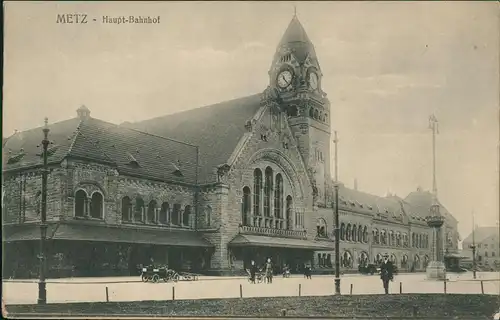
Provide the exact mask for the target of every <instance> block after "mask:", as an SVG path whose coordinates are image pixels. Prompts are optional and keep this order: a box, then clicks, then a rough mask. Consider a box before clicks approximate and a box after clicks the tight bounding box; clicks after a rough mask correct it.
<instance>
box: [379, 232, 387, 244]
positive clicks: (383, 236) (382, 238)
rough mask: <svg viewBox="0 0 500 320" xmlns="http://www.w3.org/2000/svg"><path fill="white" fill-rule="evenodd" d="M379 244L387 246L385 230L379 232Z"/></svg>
mask: <svg viewBox="0 0 500 320" xmlns="http://www.w3.org/2000/svg"><path fill="white" fill-rule="evenodd" d="M380 243H381V244H387V233H386V231H385V230H382V231H380Z"/></svg>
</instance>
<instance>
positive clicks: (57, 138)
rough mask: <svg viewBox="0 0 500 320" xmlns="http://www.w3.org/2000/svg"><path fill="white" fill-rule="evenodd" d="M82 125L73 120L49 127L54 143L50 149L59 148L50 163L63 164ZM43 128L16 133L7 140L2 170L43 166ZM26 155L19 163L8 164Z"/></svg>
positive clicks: (50, 137)
mask: <svg viewBox="0 0 500 320" xmlns="http://www.w3.org/2000/svg"><path fill="white" fill-rule="evenodd" d="M79 124H80V119H79V118H72V119H68V120H65V121H61V122H57V123H53V124H50V125H49V129H50V132H49V140H50V141H52V142H53V144H52V145H49V148H51V147H53V146H58V148H57V150H56V151H55V152H54V153H53V154H52V155H51V156H50V157H49V158H48V161H49V163H54V162H56V163H57V162H61V161H62V160H63V159H64V157H65V156H66V155H67V154H68V152H69V150H70V147H71V145H72V144H73V141H74V140H75V137H76V133H77V128H78V125H79ZM42 129H43V127H38V128H34V129H30V130H26V131H21V132H16V133H15V134H13V135H12V136H10V137H8V138H6V141H4V143H5V145H4V147H3V158H2V170H11V169H16V168H22V167H28V166H34V165H41V164H42V163H43V159H42V157H41V156H40V153H41V152H42V139H43V132H42ZM20 154H24V155H23V156H22V157H21V158H20V159H19V161H17V162H14V163H8V161H9V158H11V157H12V156H16V155H20Z"/></svg>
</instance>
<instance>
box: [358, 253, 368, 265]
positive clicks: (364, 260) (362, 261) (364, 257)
mask: <svg viewBox="0 0 500 320" xmlns="http://www.w3.org/2000/svg"><path fill="white" fill-rule="evenodd" d="M368 261H369V260H368V254H367V253H366V252H364V251H362V252H361V253H360V254H359V257H358V264H359V265H360V266H362V267H366V266H367V265H368Z"/></svg>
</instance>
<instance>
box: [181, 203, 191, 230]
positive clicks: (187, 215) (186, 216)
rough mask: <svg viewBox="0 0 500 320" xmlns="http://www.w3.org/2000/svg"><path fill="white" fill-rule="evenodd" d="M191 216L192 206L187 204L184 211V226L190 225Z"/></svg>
mask: <svg viewBox="0 0 500 320" xmlns="http://www.w3.org/2000/svg"><path fill="white" fill-rule="evenodd" d="M190 217H191V206H186V207H185V208H184V212H183V213H182V225H183V226H184V227H189V226H190V221H189V220H190V219H189V218H190Z"/></svg>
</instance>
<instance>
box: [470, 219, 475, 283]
mask: <svg viewBox="0 0 500 320" xmlns="http://www.w3.org/2000/svg"><path fill="white" fill-rule="evenodd" d="M475 233H476V225H475V224H474V212H472V244H471V245H470V246H469V247H470V248H471V249H472V277H473V278H474V279H476V236H475Z"/></svg>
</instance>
